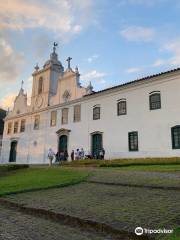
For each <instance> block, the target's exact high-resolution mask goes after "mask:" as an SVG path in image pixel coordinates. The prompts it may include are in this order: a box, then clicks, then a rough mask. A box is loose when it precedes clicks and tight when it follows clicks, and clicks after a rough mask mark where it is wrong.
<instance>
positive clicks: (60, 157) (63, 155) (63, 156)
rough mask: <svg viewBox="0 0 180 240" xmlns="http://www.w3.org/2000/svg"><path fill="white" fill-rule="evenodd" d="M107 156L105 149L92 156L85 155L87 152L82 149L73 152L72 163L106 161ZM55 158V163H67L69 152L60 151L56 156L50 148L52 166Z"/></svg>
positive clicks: (49, 156) (49, 154)
mask: <svg viewBox="0 0 180 240" xmlns="http://www.w3.org/2000/svg"><path fill="white" fill-rule="evenodd" d="M104 156H105V150H104V148H102V149H100V150H99V151H98V153H97V154H94V155H92V154H91V153H90V152H88V153H87V154H85V151H84V149H83V148H81V149H79V148H78V149H76V151H74V150H72V151H71V161H74V160H83V159H92V158H95V159H104ZM54 157H55V162H61V161H67V160H68V157H69V154H68V151H67V150H65V151H61V150H60V151H58V152H57V153H56V154H55V153H54V151H53V150H52V149H51V148H50V149H49V150H48V159H49V165H50V166H51V165H52V161H53V159H54Z"/></svg>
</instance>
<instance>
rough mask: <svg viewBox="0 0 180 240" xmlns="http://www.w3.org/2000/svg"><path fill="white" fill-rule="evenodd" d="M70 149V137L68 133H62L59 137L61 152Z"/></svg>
mask: <svg viewBox="0 0 180 240" xmlns="http://www.w3.org/2000/svg"><path fill="white" fill-rule="evenodd" d="M65 151H68V137H67V135H61V136H60V137H59V152H65Z"/></svg>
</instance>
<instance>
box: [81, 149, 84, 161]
mask: <svg viewBox="0 0 180 240" xmlns="http://www.w3.org/2000/svg"><path fill="white" fill-rule="evenodd" d="M80 159H84V149H83V148H81V151H80Z"/></svg>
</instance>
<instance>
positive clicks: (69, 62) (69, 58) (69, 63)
mask: <svg viewBox="0 0 180 240" xmlns="http://www.w3.org/2000/svg"><path fill="white" fill-rule="evenodd" d="M71 60H72V58H71V57H68V58H67V59H66V61H67V62H68V69H70V68H71Z"/></svg>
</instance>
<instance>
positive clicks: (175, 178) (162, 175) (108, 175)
mask: <svg viewBox="0 0 180 240" xmlns="http://www.w3.org/2000/svg"><path fill="white" fill-rule="evenodd" d="M92 172H93V175H92V176H91V177H90V178H89V180H93V181H98V182H107V183H118V184H121V183H122V184H138V185H148V186H156V187H180V172H148V171H127V170H120V169H119V168H118V169H116V168H115V169H112V168H111V169H104V168H103V169H94V170H92Z"/></svg>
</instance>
